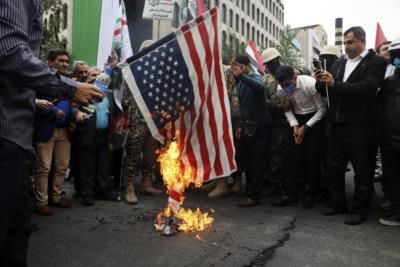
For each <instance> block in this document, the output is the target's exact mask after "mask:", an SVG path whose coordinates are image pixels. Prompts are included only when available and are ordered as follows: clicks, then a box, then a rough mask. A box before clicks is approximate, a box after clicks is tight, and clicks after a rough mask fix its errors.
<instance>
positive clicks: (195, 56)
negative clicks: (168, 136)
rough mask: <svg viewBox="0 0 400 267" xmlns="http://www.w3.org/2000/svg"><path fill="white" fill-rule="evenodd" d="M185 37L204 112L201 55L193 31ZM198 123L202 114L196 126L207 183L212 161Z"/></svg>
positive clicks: (201, 125) (200, 124)
mask: <svg viewBox="0 0 400 267" xmlns="http://www.w3.org/2000/svg"><path fill="white" fill-rule="evenodd" d="M182 30H183V31H185V30H184V29H182ZM184 37H185V40H186V42H187V45H188V48H189V52H190V56H191V59H192V61H193V65H194V69H195V71H196V73H197V77H198V87H199V88H198V89H199V94H200V110H201V111H202V110H203V106H204V103H205V100H206V99H205V93H204V91H205V84H204V80H203V78H202V68H201V67H202V64H201V61H200V58H199V55H198V53H197V50H196V47H195V42H194V40H193V36H192V32H191V31H186V32H185V33H184ZM198 121H203V114H202V113H200V114H199V116H198V120H197V121H196V123H195V125H196V128H197V135H198V139H199V142H198V144H199V146H200V156H201V160H202V163H203V172H204V173H203V179H204V180H205V181H207V180H208V179H209V178H210V177H209V174H210V168H211V164H210V159H209V157H208V151H207V147H206V146H205V145H206V142H207V140H206V136H205V134H204V126H203V124H202V123H198Z"/></svg>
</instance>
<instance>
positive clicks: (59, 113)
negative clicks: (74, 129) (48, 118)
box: [56, 109, 65, 120]
mask: <svg viewBox="0 0 400 267" xmlns="http://www.w3.org/2000/svg"><path fill="white" fill-rule="evenodd" d="M64 117H65V113H64V111H62V110H61V109H59V110H58V111H57V112H56V118H57V119H59V120H61V119H64Z"/></svg>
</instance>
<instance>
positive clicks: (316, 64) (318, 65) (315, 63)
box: [312, 60, 322, 70]
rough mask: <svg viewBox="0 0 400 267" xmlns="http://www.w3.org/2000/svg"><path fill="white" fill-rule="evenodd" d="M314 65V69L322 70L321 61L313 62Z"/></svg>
mask: <svg viewBox="0 0 400 267" xmlns="http://www.w3.org/2000/svg"><path fill="white" fill-rule="evenodd" d="M312 63H313V65H314V68H316V69H319V70H322V65H321V61H319V60H313V62H312Z"/></svg>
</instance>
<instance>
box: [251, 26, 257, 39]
mask: <svg viewBox="0 0 400 267" xmlns="http://www.w3.org/2000/svg"><path fill="white" fill-rule="evenodd" d="M255 37H256V29H255V28H254V26H253V27H251V40H253V41H255V40H256V38H255Z"/></svg>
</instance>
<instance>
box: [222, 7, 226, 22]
mask: <svg viewBox="0 0 400 267" xmlns="http://www.w3.org/2000/svg"><path fill="white" fill-rule="evenodd" d="M222 22H223V23H225V24H226V5H225V4H222Z"/></svg>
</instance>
